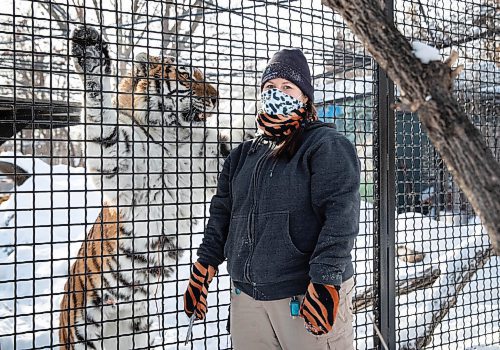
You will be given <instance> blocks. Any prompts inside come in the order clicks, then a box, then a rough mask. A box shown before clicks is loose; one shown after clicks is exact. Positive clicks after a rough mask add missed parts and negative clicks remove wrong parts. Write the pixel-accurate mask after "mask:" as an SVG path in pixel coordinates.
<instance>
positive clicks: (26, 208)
mask: <svg viewBox="0 0 500 350" xmlns="http://www.w3.org/2000/svg"><path fill="white" fill-rule="evenodd" d="M385 3H386V14H387V16H389V17H390V18H391V19H392V20H393V21H394V22H395V23H396V25H397V27H398V29H399V30H400V31H402V32H403V33H404V35H405V36H406V37H407V38H408V40H411V41H421V42H423V43H426V44H430V45H432V46H435V47H436V48H438V49H439V51H440V53H441V54H442V55H443V58H444V57H446V56H448V55H449V54H450V52H451V51H452V50H456V51H458V53H459V56H460V59H459V63H460V64H463V65H464V66H465V69H464V71H463V73H462V74H461V75H460V76H459V77H458V79H457V81H456V86H455V90H456V95H457V98H458V99H459V101H460V103H461V104H462V105H463V106H464V108H465V110H466V111H467V113H468V115H469V116H470V118H471V120H472V121H473V122H474V123H475V125H477V126H478V128H480V130H481V132H482V134H483V136H484V138H485V140H486V143H487V145H488V147H489V148H490V149H491V151H493V153H494V154H495V156H496V158H497V159H500V145H499V142H500V141H499V140H500V122H499V109H500V107H499V106H500V103H499V102H500V97H499V96H500V64H499V62H500V56H499V53H500V49H499V46H498V45H499V44H498V42H499V40H498V39H499V36H500V27H499V25H500V20H499V11H500V10H499V7H498V3H497V2H496V1H495V0H483V1H479V0H457V1H449V0H411V1H410V0H401V1H399V0H398V1H389V0H387V1H386V2H385ZM0 18H1V21H0V53H1V61H0V94H1V96H0V143H1V145H0V349H2V350H3V349H35V348H36V349H50V348H58V347H59V346H62V347H63V348H64V346H69V345H72V344H74V345H75V348H78V346H80V348H93V347H92V346H94V343H93V341H94V340H98V342H97V343H98V344H99V346H102V347H103V348H104V349H118V348H120V349H127V348H134V349H138V348H149V347H154V346H158V348H166V349H173V348H196V349H205V348H206V349H229V348H231V347H232V345H231V339H230V336H229V333H228V331H227V329H226V326H227V321H228V307H229V289H230V280H229V276H228V274H227V272H226V269H225V266H224V264H223V265H222V266H221V267H220V271H219V275H218V277H217V278H216V279H215V280H214V282H212V284H211V286H210V293H209V297H208V305H209V312H208V314H207V318H206V320H205V321H203V322H196V323H195V325H194V327H193V340H192V342H190V343H189V344H188V345H184V340H185V338H186V332H187V328H188V322H189V320H188V319H187V317H186V316H185V314H184V312H183V301H182V294H183V292H184V290H185V288H186V285H187V280H188V278H189V269H190V265H191V262H192V261H194V260H195V259H196V249H197V247H198V246H199V244H200V242H201V239H202V236H203V230H204V225H205V223H206V220H207V218H208V210H207V209H208V204H209V203H210V199H211V197H212V195H213V194H214V190H215V187H216V182H217V176H218V173H219V171H220V170H221V164H222V161H223V160H224V158H225V157H226V156H227V154H228V152H229V150H230V149H232V148H234V147H236V146H237V145H238V144H239V143H240V142H241V141H243V140H247V139H251V138H253V137H254V135H255V114H256V111H257V109H258V107H259V94H260V90H259V87H260V75H261V73H262V71H263V69H264V67H265V66H266V63H267V60H268V59H269V58H270V57H271V56H272V54H273V53H274V52H276V51H278V50H279V49H281V48H283V47H299V48H301V49H302V50H303V52H304V54H305V56H306V57H307V59H308V61H309V65H310V67H311V69H312V75H313V81H314V85H315V96H314V102H315V105H316V108H317V111H318V115H319V117H320V119H321V120H322V121H325V122H332V123H334V124H335V125H336V127H337V129H338V130H339V131H341V132H342V133H344V134H345V135H346V136H347V137H348V138H349V140H351V141H352V142H353V143H354V145H355V146H356V149H357V151H358V156H359V158H360V160H361V164H362V184H361V187H360V191H361V196H362V208H361V209H362V210H361V225H360V232H359V236H358V239H357V241H356V245H355V249H354V251H353V259H354V261H355V270H356V272H355V278H356V292H355V295H354V298H353V310H354V313H355V321H354V322H355V325H354V326H355V328H354V329H355V345H354V348H356V349H372V348H380V349H382V348H384V344H387V346H388V348H390V349H396V348H409V349H410V348H411V349H420V348H429V349H430V348H432V349H472V348H479V347H480V346H485V347H486V346H489V345H494V344H499V343H500V329H499V321H500V312H499V304H498V299H499V298H498V287H499V282H500V278H499V277H498V276H499V270H498V258H497V257H495V256H491V253H490V250H489V242H488V239H487V235H486V232H485V231H484V229H483V228H482V226H481V224H480V222H479V219H478V218H477V216H476V215H475V213H474V211H473V209H472V207H471V206H470V204H469V203H468V202H467V199H466V198H465V197H464V195H463V193H462V192H461V191H460V190H459V189H458V187H457V186H456V184H455V183H454V181H453V178H452V177H451V175H450V174H449V172H448V171H447V170H446V166H445V165H444V164H443V162H442V160H441V159H440V157H439V155H438V154H437V153H436V151H435V150H434V148H433V147H432V145H431V144H430V142H429V140H428V139H427V138H426V135H425V131H424V130H422V129H421V126H420V123H419V120H418V115H416V114H414V113H410V112H406V111H398V112H394V111H393V109H392V104H393V103H394V102H395V100H397V98H398V95H399V91H398V90H397V88H394V86H393V84H392V83H391V82H390V81H389V80H388V79H387V77H386V76H385V74H384V72H382V71H381V70H380V69H379V68H378V66H377V65H376V63H375V62H374V60H373V59H372V58H371V57H370V55H369V54H368V53H367V52H366V51H365V50H364V48H363V45H362V44H361V43H360V42H359V41H357V40H356V38H355V37H354V36H353V35H352V33H351V32H350V31H349V29H348V28H347V27H346V26H345V24H344V23H343V21H342V18H340V17H339V16H338V15H336V14H334V13H333V12H332V11H331V10H330V9H329V8H326V7H322V5H321V3H320V1H319V0H318V1H316V0H314V1H312V2H311V1H293V0H290V1H243V0H242V1H229V0H227V1H217V2H215V1H204V0H189V1H188V0H185V1H146V0H109V1H102V0H101V1H97V0H95V1H88V0H60V1H59V0H57V1H44V0H38V1H36V0H31V1H28V0H19V1H18V0H16V1H13V0H10V1H5V2H3V3H2V7H1V9H0ZM82 26H84V27H85V29H82ZM78 28H80V29H78ZM82 56H86V57H87V61H86V63H85V64H82V62H83V61H82V60H81V58H82ZM96 57H101V58H102V59H95V58H96ZM85 91H86V92H87V93H86V97H85V98H84V92H85ZM325 176H328V174H325ZM117 318H118V319H119V322H115V320H116V319H117ZM68 344H69V345H68Z"/></svg>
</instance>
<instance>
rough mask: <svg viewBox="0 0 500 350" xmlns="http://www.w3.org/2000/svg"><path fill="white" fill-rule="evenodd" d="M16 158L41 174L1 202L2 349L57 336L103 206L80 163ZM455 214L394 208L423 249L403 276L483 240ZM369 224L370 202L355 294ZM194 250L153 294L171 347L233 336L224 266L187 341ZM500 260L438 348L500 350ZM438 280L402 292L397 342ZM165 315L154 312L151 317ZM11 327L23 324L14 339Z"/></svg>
mask: <svg viewBox="0 0 500 350" xmlns="http://www.w3.org/2000/svg"><path fill="white" fill-rule="evenodd" d="M0 158H1V159H2V160H3V161H14V159H13V154H8V153H4V154H1V155H0ZM16 164H17V165H19V166H21V167H22V168H24V169H26V170H27V171H28V172H29V173H33V174H35V175H34V176H32V177H31V178H30V179H29V180H28V181H26V183H24V184H23V185H22V186H20V187H18V188H17V189H16V191H15V195H12V196H11V198H10V199H9V200H8V201H6V202H4V203H2V204H1V205H0V334H1V336H0V348H1V349H2V350H5V349H13V348H14V346H15V347H16V349H32V348H52V347H53V346H54V344H57V343H58V336H57V333H56V332H51V325H52V326H55V327H57V326H58V313H57V312H54V311H53V310H57V309H58V308H59V303H60V295H59V293H60V292H61V291H62V290H63V288H64V283H65V280H66V278H65V276H66V275H67V272H68V268H69V265H70V263H71V262H70V260H69V259H68V258H69V256H75V255H76V252H77V250H78V248H79V247H80V245H81V241H82V240H83V239H84V236H85V233H86V232H88V230H89V229H90V227H91V226H92V223H93V222H94V220H95V218H96V216H97V215H98V213H99V208H100V206H101V197H100V195H99V192H98V191H96V190H95V189H93V188H92V186H91V184H90V182H88V181H87V180H86V176H85V174H84V170H83V169H81V168H68V167H66V166H54V167H50V166H48V165H47V164H45V163H43V162H42V161H40V160H38V159H34V158H32V157H30V156H27V157H26V158H23V157H20V156H19V155H16ZM33 189H34V190H35V191H34V192H33ZM86 189H87V190H88V192H87V193H86V192H85V190H86ZM451 221H452V220H441V221H435V220H432V219H429V218H428V217H425V216H422V215H420V214H417V213H406V214H402V215H399V216H398V217H397V222H396V232H397V238H396V240H397V243H398V244H401V243H404V242H406V245H407V246H408V247H409V248H412V249H414V250H417V251H420V252H424V253H425V254H426V256H425V259H424V260H423V261H422V262H420V263H417V264H407V263H404V262H402V261H400V260H397V262H396V266H397V278H400V279H403V278H406V277H407V276H411V275H414V274H417V273H418V272H419V271H422V269H425V268H427V267H429V266H431V265H434V264H437V266H439V267H440V269H441V271H442V272H445V271H448V272H449V271H452V270H453V269H455V268H458V267H459V264H460V262H461V261H465V259H466V257H467V254H471V253H472V251H471V249H470V247H471V245H472V246H476V245H485V244H487V242H486V237H485V235H484V233H483V232H482V230H481V226H480V224H479V223H478V222H477V221H471V223H470V224H469V225H467V226H453V225H451V224H450V222H451ZM372 226H373V208H372V206H371V204H370V203H363V205H362V212H361V225H360V236H359V238H358V240H357V242H356V246H355V260H356V283H357V289H356V293H357V294H360V293H362V291H363V290H364V289H365V288H366V287H368V286H371V285H372V284H373V247H374V242H373V227H372ZM16 227H17V229H16ZM202 231H203V226H202V225H199V226H198V227H195V228H194V230H193V232H195V233H194V234H193V247H197V246H198V245H199V243H200V242H201V238H202V234H201V232H202ZM68 241H70V242H71V243H69V244H68ZM34 242H35V243H36V245H33V243H34ZM446 252H448V255H447V254H446ZM457 254H458V255H457ZM457 256H458V257H459V259H458V260H457V262H456V263H455V260H454V259H456V258H457ZM194 259H195V249H193V250H191V251H189V252H188V254H185V255H184V256H183V257H182V258H181V261H180V266H179V268H178V272H177V278H176V281H170V282H165V287H166V288H165V294H164V298H163V303H160V302H158V303H156V302H151V305H150V306H151V309H152V310H154V311H156V310H159V311H160V313H161V314H163V315H165V316H164V318H163V324H164V328H165V331H164V333H163V335H162V336H158V337H157V339H156V340H157V343H158V344H160V343H163V344H167V345H165V346H164V347H163V348H165V349H170V348H178V347H180V348H186V349H187V348H191V346H193V348H195V349H223V348H227V347H230V345H231V343H230V339H229V337H228V336H226V335H224V334H227V332H226V321H225V319H227V315H228V304H229V291H228V290H229V278H228V276H227V272H226V270H225V265H222V266H221V268H220V277H217V278H216V279H215V280H214V281H213V282H212V284H211V287H210V290H211V293H209V297H208V304H209V306H210V307H209V312H208V314H207V320H206V321H205V322H196V323H195V326H194V328H193V344H192V345H191V344H189V345H188V346H187V347H184V345H183V344H184V340H185V337H186V331H187V324H188V319H187V317H186V316H185V315H184V313H183V312H182V308H183V301H182V294H183V292H184V290H185V287H186V285H187V279H188V277H189V262H190V261H192V260H194ZM34 260H36V261H34ZM498 260H499V259H498V257H494V258H492V259H491V260H490V261H489V262H488V263H487V264H486V266H485V267H483V268H482V269H481V270H480V271H479V272H478V274H477V275H476V276H474V278H473V279H472V281H471V283H470V284H469V285H468V286H467V287H466V288H465V289H464V291H463V292H462V293H461V294H460V297H459V300H458V303H457V306H456V307H455V308H453V309H452V310H451V311H450V312H449V314H448V315H447V316H446V317H445V319H444V320H443V323H442V325H441V326H440V327H439V328H438V329H437V330H436V332H435V333H434V335H435V337H434V341H433V344H432V346H433V349H450V348H453V349H487V350H500V347H498V346H486V345H489V344H499V343H500V330H499V327H498V324H499V320H500V314H499V305H498V290H499V289H498V288H499V287H500V277H499V275H500V274H499V271H498V262H499V261H498ZM457 264H458V265H457ZM438 281H439V279H438ZM436 283H437V282H436ZM436 288H439V286H438V285H436V284H435V286H434V287H433V288H428V289H427V290H424V291H419V292H417V293H411V294H409V295H406V296H401V297H399V298H398V300H396V305H399V306H398V307H397V320H396V327H397V328H399V329H400V330H399V331H398V337H399V339H400V341H401V342H404V341H405V339H412V338H413V337H414V335H415V331H416V330H417V327H418V325H421V324H422V320H423V319H425V316H424V315H425V313H424V311H429V310H428V309H427V308H428V304H429V300H430V298H433V297H436V295H435V294H433V293H436ZM215 291H218V293H216V292H215ZM433 295H434V296H433ZM371 314H372V310H371V308H369V309H367V310H362V311H361V312H359V313H358V314H357V315H356V337H357V340H356V346H355V348H356V349H370V348H372V347H373V339H372V332H373V331H372V325H371V320H370V315H371ZM221 320H222V321H221ZM160 322H162V320H157V321H156V322H155V326H158V324H159V323H160ZM13 333H17V336H16V337H15V338H14V336H13V335H12V334H13ZM219 334H223V335H222V336H218V335H219ZM177 342H179V343H181V344H182V345H178V344H176V343H177ZM14 343H15V344H14Z"/></svg>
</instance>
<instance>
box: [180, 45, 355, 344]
mask: <svg viewBox="0 0 500 350" xmlns="http://www.w3.org/2000/svg"><path fill="white" fill-rule="evenodd" d="M261 89H262V95H261V105H262V108H261V110H260V111H259V113H258V115H257V124H258V128H259V130H260V136H258V137H257V138H255V139H254V140H250V141H245V142H243V143H242V144H240V145H239V146H238V147H237V148H236V149H234V150H232V151H231V153H230V155H229V156H228V158H227V159H226V161H225V164H224V168H223V170H222V172H221V175H220V177H219V182H218V188H217V193H216V195H215V196H214V197H213V199H212V202H211V206H210V218H209V221H208V225H207V228H206V231H205V235H204V238H203V242H202V244H201V245H200V247H199V249H198V257H199V259H198V261H197V262H196V263H194V265H193V269H192V274H191V278H190V280H189V285H188V288H187V290H186V293H185V294H184V307H185V312H186V314H187V315H188V316H191V315H192V314H193V313H195V315H196V318H197V319H204V317H205V314H206V311H207V302H206V298H207V293H208V287H209V284H210V282H211V280H212V278H213V277H214V276H215V274H216V272H217V267H218V265H220V264H221V263H222V262H223V261H224V260H225V258H227V269H228V272H229V275H230V276H231V279H232V281H233V287H232V291H231V311H230V320H231V327H230V328H231V335H232V341H233V346H234V348H235V349H237V350H240V349H252V350H255V349H328V348H338V349H340V348H341V349H342V350H348V349H353V327H352V308H351V298H352V293H353V289H354V279H353V274H354V269H353V264H352V260H351V250H352V247H353V245H354V240H355V237H356V235H357V233H358V226H359V204H360V198H359V182H360V166H359V160H358V157H357V155H356V150H355V148H354V146H353V145H352V144H351V143H350V142H349V141H348V140H347V139H346V138H345V137H344V136H342V135H341V134H340V133H338V132H337V131H336V130H335V128H334V127H333V126H332V125H329V124H325V123H321V122H319V121H317V116H316V114H315V109H314V106H313V95H314V90H313V86H312V84H311V74H310V70H309V67H308V64H307V61H306V58H305V57H304V55H303V54H302V52H301V51H300V50H298V49H283V50H281V51H279V52H277V53H276V54H275V55H274V56H273V57H272V59H271V60H270V61H269V63H268V66H267V67H266V69H265V71H264V73H263V76H262V82H261ZM295 316H300V318H299V317H295Z"/></svg>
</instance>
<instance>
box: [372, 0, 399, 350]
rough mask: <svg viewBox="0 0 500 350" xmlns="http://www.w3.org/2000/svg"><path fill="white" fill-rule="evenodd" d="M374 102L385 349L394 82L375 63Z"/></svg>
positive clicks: (389, 3)
mask: <svg viewBox="0 0 500 350" xmlns="http://www.w3.org/2000/svg"><path fill="white" fill-rule="evenodd" d="M393 5H394V4H393V0H385V13H386V16H387V17H388V19H389V20H390V21H393V20H394V16H393ZM375 74H376V75H377V76H376V78H377V97H376V98H377V101H376V104H377V106H376V108H375V113H377V115H376V116H375V118H374V119H375V120H376V121H377V122H376V124H377V128H376V133H377V136H376V142H377V143H378V147H376V148H377V150H376V153H375V154H376V160H375V161H376V163H378V164H377V165H376V169H377V168H378V176H377V180H376V187H377V197H378V198H377V201H376V203H377V206H378V208H376V211H375V212H376V213H374V218H375V220H374V225H375V227H374V233H375V242H376V244H375V249H376V250H378V251H376V252H375V255H374V256H375V261H374V264H375V266H374V271H375V281H374V283H375V288H376V290H377V295H376V302H375V307H374V314H375V324H376V325H377V327H378V328H379V330H380V333H381V336H382V337H383V339H384V341H385V343H386V344H387V345H388V347H389V349H396V327H395V323H396V322H395V297H396V292H395V260H394V259H395V210H396V207H395V205H396V204H395V198H396V192H395V191H396V186H395V173H396V169H395V164H396V162H395V118H394V112H393V110H392V108H391V105H392V104H393V103H394V83H393V82H392V81H391V80H390V79H389V77H388V76H387V74H386V73H385V72H384V71H383V70H382V69H381V68H380V66H378V65H377V66H376V73H375ZM374 338H375V339H374V345H375V348H377V349H383V346H382V342H381V340H380V338H379V336H378V335H377V334H376V332H375V331H374Z"/></svg>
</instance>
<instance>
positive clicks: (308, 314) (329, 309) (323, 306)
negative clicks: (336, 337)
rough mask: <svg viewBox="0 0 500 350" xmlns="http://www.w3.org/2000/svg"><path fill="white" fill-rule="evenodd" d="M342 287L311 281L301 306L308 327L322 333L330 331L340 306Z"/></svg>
mask: <svg viewBox="0 0 500 350" xmlns="http://www.w3.org/2000/svg"><path fill="white" fill-rule="evenodd" d="M339 289H340V287H337V286H331V285H328V284H319V283H313V282H310V283H309V286H308V287H307V292H306V294H305V296H304V300H303V301H302V305H301V306H300V317H302V318H304V325H305V327H306V329H307V330H308V331H309V332H311V333H313V334H315V335H322V334H326V333H328V332H330V331H331V330H332V327H333V323H334V322H335V317H336V316H337V310H338V308H339Z"/></svg>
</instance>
